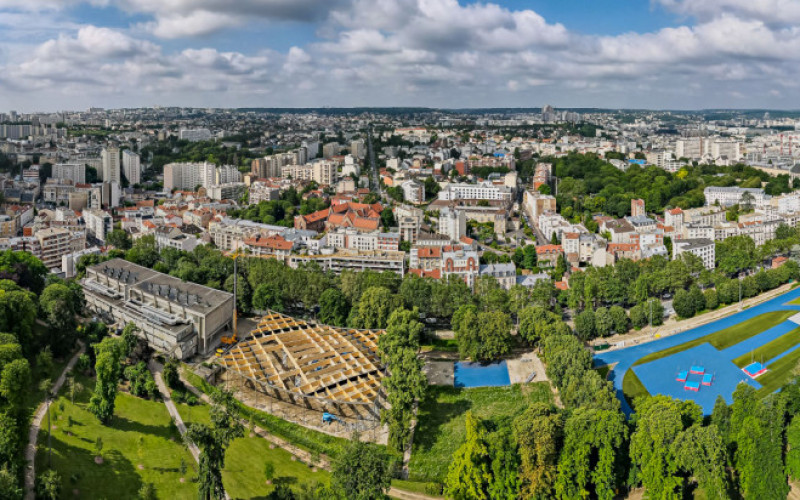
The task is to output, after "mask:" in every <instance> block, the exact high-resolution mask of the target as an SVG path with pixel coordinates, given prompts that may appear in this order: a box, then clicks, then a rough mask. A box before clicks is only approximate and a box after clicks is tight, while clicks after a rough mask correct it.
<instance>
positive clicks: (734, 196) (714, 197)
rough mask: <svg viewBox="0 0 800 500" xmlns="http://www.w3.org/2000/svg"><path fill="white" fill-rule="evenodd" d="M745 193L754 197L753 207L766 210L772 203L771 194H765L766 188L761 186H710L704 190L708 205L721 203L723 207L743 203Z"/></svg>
mask: <svg viewBox="0 0 800 500" xmlns="http://www.w3.org/2000/svg"><path fill="white" fill-rule="evenodd" d="M745 193H750V195H751V196H752V199H753V201H752V204H753V208H755V209H757V210H765V209H766V208H767V205H769V203H770V199H771V196H770V195H768V194H764V190H763V189H760V188H740V187H735V186H732V187H719V186H709V187H707V188H705V189H704V190H703V194H704V195H705V197H706V205H716V204H719V205H720V206H722V207H730V206H733V205H736V204H741V203H742V196H743V195H744V194H745Z"/></svg>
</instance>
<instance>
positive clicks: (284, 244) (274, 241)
mask: <svg viewBox="0 0 800 500" xmlns="http://www.w3.org/2000/svg"><path fill="white" fill-rule="evenodd" d="M244 244H245V245H248V246H254V247H263V248H271V249H272V250H285V251H288V250H291V249H292V247H293V246H294V245H293V244H292V242H291V241H286V239H284V238H283V237H282V236H280V235H278V234H275V235H272V236H268V237H266V238H265V237H263V236H261V235H260V234H257V235H255V236H252V237H250V238H247V239H245V240H244Z"/></svg>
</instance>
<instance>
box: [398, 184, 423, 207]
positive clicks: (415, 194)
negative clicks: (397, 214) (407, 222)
mask: <svg viewBox="0 0 800 500" xmlns="http://www.w3.org/2000/svg"><path fill="white" fill-rule="evenodd" d="M400 187H401V188H402V189H403V199H404V200H405V201H407V202H409V203H413V204H415V205H419V204H420V203H425V186H423V185H422V184H421V183H420V182H417V181H415V180H409V181H405V182H404V183H402V184H400Z"/></svg>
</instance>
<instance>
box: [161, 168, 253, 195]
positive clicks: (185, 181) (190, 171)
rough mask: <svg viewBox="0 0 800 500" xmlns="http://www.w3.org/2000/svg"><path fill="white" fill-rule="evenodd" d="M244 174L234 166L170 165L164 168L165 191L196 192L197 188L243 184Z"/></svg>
mask: <svg viewBox="0 0 800 500" xmlns="http://www.w3.org/2000/svg"><path fill="white" fill-rule="evenodd" d="M241 180H242V174H241V172H239V169H237V168H236V167H235V166H233V165H223V166H221V167H217V166H215V165H214V164H213V163H208V162H204V163H170V164H167V165H165V166H164V189H165V190H167V191H172V190H173V189H187V190H194V189H195V188H196V187H197V186H202V187H204V188H209V187H211V186H214V185H217V184H227V183H230V182H241Z"/></svg>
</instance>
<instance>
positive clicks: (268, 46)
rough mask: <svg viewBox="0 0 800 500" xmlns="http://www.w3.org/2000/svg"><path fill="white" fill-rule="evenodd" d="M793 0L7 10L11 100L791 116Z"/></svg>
mask: <svg viewBox="0 0 800 500" xmlns="http://www.w3.org/2000/svg"><path fill="white" fill-rule="evenodd" d="M798 19H800V6H797V5H795V4H792V3H791V2H785V1H782V0H764V1H757V2H744V1H741V0H714V1H707V2H688V1H686V0H652V1H651V2H644V1H627V0H626V1H622V2H611V1H605V0H604V1H598V2H592V3H591V4H589V5H584V3H583V2H576V1H566V2H559V4H558V6H554V5H553V4H552V3H549V2H545V1H540V0H534V1H530V2H522V1H518V0H503V1H499V0H498V1H494V2H486V3H476V2H457V1H456V0H381V1H379V2H367V1H366V0H337V1H325V2H322V1H318V0H302V1H287V0H274V1H273V0H246V1H242V2H237V3H236V10H235V12H234V11H232V9H231V8H230V3H229V2H222V1H219V0H204V1H202V2H189V1H185V0H165V1H159V2H155V1H152V0H69V1H55V0H30V1H26V2H22V1H20V0H0V27H2V29H0V40H2V42H3V47H4V48H3V49H0V75H2V76H0V102H4V103H6V104H5V105H4V106H3V107H4V108H7V109H16V110H17V111H20V112H33V111H55V110H62V109H66V108H69V109H82V108H87V107H90V106H97V107H106V108H117V107H147V106H154V105H162V106H184V107H224V108H234V107H279V108H284V107H285V108H293V107H323V106H332V107H361V106H367V107H386V106H397V107H407V106H425V107H433V108H452V109H457V108H481V107H522V108H525V107H539V106H541V105H544V104H546V103H550V104H552V105H554V106H556V107H559V108H602V109H618V108H626V109H676V110H677V109H681V110H685V109H717V108H719V109H781V108H793V107H796V105H795V104H794V103H795V102H796V98H797V97H798V88H797V84H796V81H797V80H798V79H797V76H798V74H797V73H798V70H797V68H796V65H795V64H793V63H794V62H795V59H796V56H795V55H794V54H797V53H798V51H797V50H796V49H797V48H798V47H800V33H798V32H797V31H796V30H795V29H794V28H793V27H792V23H796V22H797V21H798Z"/></svg>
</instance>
